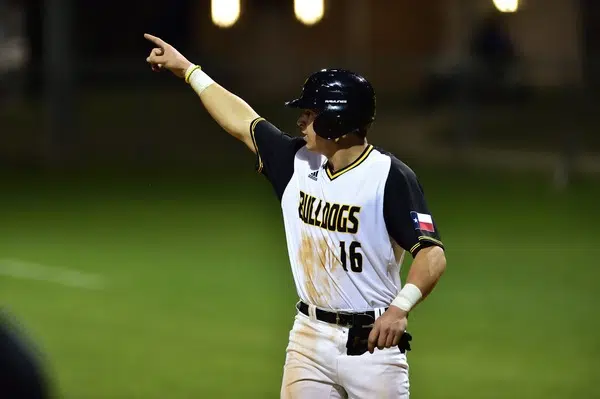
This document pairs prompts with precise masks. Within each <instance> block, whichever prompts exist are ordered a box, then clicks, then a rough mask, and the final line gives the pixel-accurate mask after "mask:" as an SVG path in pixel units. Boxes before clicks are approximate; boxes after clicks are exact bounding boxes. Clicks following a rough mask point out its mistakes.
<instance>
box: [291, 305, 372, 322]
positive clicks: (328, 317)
mask: <svg viewBox="0 0 600 399" xmlns="http://www.w3.org/2000/svg"><path fill="white" fill-rule="evenodd" d="M296 307H297V308H298V310H299V311H300V312H302V313H303V314H305V315H306V316H309V314H308V305H307V304H306V303H304V302H302V301H300V302H298V305H296ZM315 313H316V314H315V315H316V317H317V320H320V321H324V322H326V323H330V324H337V325H339V326H365V327H366V326H371V325H373V323H375V312H374V311H372V310H369V311H366V312H362V313H346V312H328V311H326V310H322V309H316V310H315Z"/></svg>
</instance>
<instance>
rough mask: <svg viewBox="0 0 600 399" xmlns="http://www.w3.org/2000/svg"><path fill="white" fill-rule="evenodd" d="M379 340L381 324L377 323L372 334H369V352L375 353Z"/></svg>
mask: <svg viewBox="0 0 600 399" xmlns="http://www.w3.org/2000/svg"><path fill="white" fill-rule="evenodd" d="M378 339H379V324H378V323H375V325H374V326H373V329H372V330H371V333H370V334H369V345H368V348H369V352H370V353H373V352H374V351H375V346H376V345H377V340H378Z"/></svg>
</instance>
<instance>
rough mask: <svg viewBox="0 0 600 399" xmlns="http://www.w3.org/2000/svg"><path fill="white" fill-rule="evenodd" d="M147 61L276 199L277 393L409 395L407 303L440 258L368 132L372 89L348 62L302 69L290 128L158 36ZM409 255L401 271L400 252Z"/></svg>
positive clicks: (415, 206) (420, 213) (416, 297)
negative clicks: (238, 151) (281, 309)
mask: <svg viewBox="0 0 600 399" xmlns="http://www.w3.org/2000/svg"><path fill="white" fill-rule="evenodd" d="M145 37H146V39H148V40H150V41H151V42H152V43H153V44H154V45H155V48H153V49H152V50H151V52H150V55H149V57H148V58H147V62H148V63H150V64H151V66H152V68H153V70H162V69H166V70H169V71H171V72H173V73H174V74H175V75H176V76H178V77H180V78H183V79H185V82H186V83H188V84H189V85H190V86H191V88H192V89H193V90H194V91H195V92H196V93H197V94H198V96H199V98H200V100H201V102H202V104H203V105H204V107H205V108H206V109H207V111H208V112H209V114H210V115H211V116H212V117H213V118H214V119H215V121H216V122H217V123H218V124H219V125H220V126H221V127H222V128H223V129H224V130H225V131H227V132H228V133H229V134H231V135H233V136H234V137H236V138H237V139H239V140H240V141H242V142H243V143H244V144H246V146H247V147H248V148H249V149H250V150H251V151H252V152H254V153H255V154H256V160H257V161H256V168H257V170H258V172H260V173H261V174H263V175H264V176H265V177H266V178H267V179H268V181H269V182H270V183H271V185H272V186H273V189H274V191H275V193H276V195H277V197H278V198H279V200H280V202H281V209H282V212H283V222H284V227H285V234H286V239H287V246H288V254H289V259H290V264H291V267H292V273H293V277H294V281H295V284H296V288H297V292H298V296H299V298H300V300H299V302H298V304H297V313H296V317H295V321H294V325H293V328H292V330H291V332H290V336H289V344H288V347H287V352H286V359H285V364H284V371H283V381H282V386H281V397H282V398H310V399H320V398H347V397H350V398H408V397H409V379H408V363H407V357H406V350H407V349H409V345H408V341H409V340H410V338H411V337H410V335H409V334H408V333H407V332H406V326H407V317H408V313H409V312H410V311H411V310H412V309H413V308H414V307H415V305H417V303H419V302H420V301H422V300H423V299H424V298H425V297H426V296H427V295H428V294H429V293H430V292H431V291H432V289H433V287H434V286H435V285H436V283H437V282H438V280H439V278H440V276H441V275H442V273H443V272H444V270H445V267H446V258H445V255H444V249H443V245H442V242H441V241H440V236H439V233H438V228H437V226H436V224H435V222H434V220H433V218H432V216H431V214H430V212H429V210H428V208H427V204H426V201H425V198H424V194H423V190H422V187H421V185H420V184H419V181H418V180H417V177H416V176H415V174H414V173H413V171H412V170H411V169H410V168H409V167H408V166H406V165H405V164H404V163H402V162H401V161H400V160H398V159H397V158H395V157H394V156H393V155H391V154H389V153H387V152H385V151H383V150H381V149H378V148H375V147H374V146H372V145H371V144H369V143H368V142H367V140H366V135H367V131H368V129H369V127H370V125H371V123H372V122H373V121H374V119H375V94H374V91H373V88H372V86H371V85H370V83H369V82H368V81H367V80H365V79H364V78H363V77H361V76H359V75H357V74H355V73H352V72H349V71H345V70H335V69H330V70H322V71H319V72H316V73H314V74H313V75H311V76H310V77H309V78H308V79H307V80H306V82H305V83H304V87H303V89H302V93H301V95H300V97H299V98H297V99H295V100H292V101H289V102H287V103H286V105H287V106H288V107H292V108H297V109H299V110H300V117H299V119H298V122H297V125H298V127H299V129H300V131H301V132H302V136H301V137H291V136H288V135H286V134H284V133H282V132H281V131H280V130H279V129H278V128H277V127H275V126H274V125H272V124H271V123H269V122H268V121H267V120H265V119H264V118H262V117H260V116H259V115H258V114H257V113H256V112H255V111H254V110H253V109H252V108H251V107H250V106H249V105H248V104H247V103H246V102H244V101H243V100H242V99H241V98H239V97H237V96H236V95H234V94H232V93H230V92H229V91H227V90H226V89H225V88H223V87H222V86H220V85H219V84H218V83H215V82H214V81H213V79H212V78H210V76H209V75H208V74H206V72H204V71H203V70H202V69H201V68H200V66H198V65H195V64H193V63H191V62H190V61H188V60H187V59H186V58H185V57H184V56H183V55H182V54H180V53H179V52H178V51H177V50H176V49H175V48H173V47H172V46H171V45H169V44H168V43H166V42H164V41H163V40H161V39H160V38H157V37H155V36H151V35H148V34H147V35H145ZM406 252H408V253H409V254H410V255H411V256H412V257H413V261H412V264H411V268H410V270H409V274H408V277H407V281H406V283H405V284H404V285H402V284H401V281H400V266H401V264H402V261H403V259H404V256H405V253H406Z"/></svg>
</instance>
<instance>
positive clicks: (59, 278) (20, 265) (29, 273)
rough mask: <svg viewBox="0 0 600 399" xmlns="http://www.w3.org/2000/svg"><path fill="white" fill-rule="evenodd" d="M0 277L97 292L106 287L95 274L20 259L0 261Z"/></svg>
mask: <svg viewBox="0 0 600 399" xmlns="http://www.w3.org/2000/svg"><path fill="white" fill-rule="evenodd" d="M0 276H7V277H12V278H20V279H25V280H36V281H44V282H48V283H55V284H60V285H64V286H68V287H76V288H84V289H89V290H99V289H103V288H104V287H105V286H106V282H105V280H104V278H103V277H102V276H100V275H97V274H91V273H83V272H80V271H78V270H74V269H67V268H63V267H56V266H48V265H42V264H39V263H33V262H27V261H23V260H20V259H0Z"/></svg>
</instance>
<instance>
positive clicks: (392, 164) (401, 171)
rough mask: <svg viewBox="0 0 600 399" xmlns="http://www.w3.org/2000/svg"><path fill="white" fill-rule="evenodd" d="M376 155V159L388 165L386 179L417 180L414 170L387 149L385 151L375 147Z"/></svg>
mask: <svg viewBox="0 0 600 399" xmlns="http://www.w3.org/2000/svg"><path fill="white" fill-rule="evenodd" d="M375 150H376V151H377V153H378V155H379V156H377V157H376V159H377V160H378V161H379V162H380V163H386V164H387V165H388V168H389V169H388V180H395V181H398V180H399V181H411V180H412V181H415V180H417V175H416V174H415V172H414V171H413V170H412V169H411V168H410V166H408V165H407V164H406V163H404V162H403V161H402V160H400V159H399V158H397V157H396V156H395V155H394V154H392V153H391V152H389V151H386V150H384V149H382V148H380V147H375Z"/></svg>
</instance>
